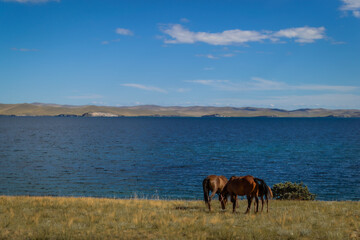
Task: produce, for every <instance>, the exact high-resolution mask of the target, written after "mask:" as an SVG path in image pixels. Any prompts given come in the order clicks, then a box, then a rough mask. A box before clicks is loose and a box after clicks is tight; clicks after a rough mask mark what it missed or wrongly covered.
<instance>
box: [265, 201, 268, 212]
mask: <svg viewBox="0 0 360 240" xmlns="http://www.w3.org/2000/svg"><path fill="white" fill-rule="evenodd" d="M265 200H266V212H269V200H268V199H267V198H266V199H265Z"/></svg>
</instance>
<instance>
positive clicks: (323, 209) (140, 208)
mask: <svg viewBox="0 0 360 240" xmlns="http://www.w3.org/2000/svg"><path fill="white" fill-rule="evenodd" d="M246 204H247V203H246V202H245V201H239V208H238V209H237V213H236V214H233V213H232V207H231V206H230V205H228V206H227V210H226V211H222V210H221V209H220V204H219V203H218V201H212V205H213V209H214V210H213V211H212V212H208V211H207V210H206V208H205V205H204V203H203V202H201V201H172V200H166V201H165V200H144V199H98V198H63V197H8V196H1V197H0V239H140V238H141V239H359V237H360V202H323V201H275V200H273V201H270V209H269V213H266V211H264V212H262V213H257V214H254V213H253V212H251V213H250V214H247V215H245V214H244V211H245V209H246Z"/></svg>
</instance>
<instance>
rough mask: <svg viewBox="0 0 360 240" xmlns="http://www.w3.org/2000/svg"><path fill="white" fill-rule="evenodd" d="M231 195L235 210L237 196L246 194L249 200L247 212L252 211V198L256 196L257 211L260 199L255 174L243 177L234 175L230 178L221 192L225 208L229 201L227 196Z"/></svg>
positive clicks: (222, 203) (222, 205)
mask: <svg viewBox="0 0 360 240" xmlns="http://www.w3.org/2000/svg"><path fill="white" fill-rule="evenodd" d="M229 195H230V197H231V202H232V203H233V212H235V208H236V203H237V196H238V195H239V196H245V195H246V197H247V200H248V207H247V209H246V212H245V213H248V212H249V211H250V207H251V202H252V199H253V198H255V202H256V212H257V211H258V205H259V204H258V203H259V199H258V198H257V196H258V184H257V183H256V182H255V179H254V177H253V176H250V175H247V176H243V177H235V176H232V177H231V178H230V180H229V181H228V182H227V184H226V185H225V187H224V189H223V190H222V192H221V194H220V198H221V199H220V202H221V207H222V208H223V209H225V205H226V202H227V198H228V196H229Z"/></svg>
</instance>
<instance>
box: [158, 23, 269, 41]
mask: <svg viewBox="0 0 360 240" xmlns="http://www.w3.org/2000/svg"><path fill="white" fill-rule="evenodd" d="M162 31H163V32H164V33H166V34H168V35H169V36H171V37H172V38H173V39H170V40H165V43H195V42H204V43H208V44H211V45H231V44H236V43H238V44H241V43H246V42H257V41H261V40H263V39H266V38H268V37H267V36H266V35H264V34H262V33H260V32H257V31H242V30H239V29H235V30H228V31H224V32H221V33H206V32H191V31H189V30H187V29H185V28H184V27H183V26H182V25H180V24H174V25H169V27H168V28H165V29H162Z"/></svg>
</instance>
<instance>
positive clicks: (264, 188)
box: [255, 178, 273, 212]
mask: <svg viewBox="0 0 360 240" xmlns="http://www.w3.org/2000/svg"><path fill="white" fill-rule="evenodd" d="M255 182H256V183H257V184H258V196H259V197H260V199H261V211H263V209H264V198H263V197H265V201H266V212H269V199H272V197H273V193H272V191H271V188H270V187H269V186H268V185H267V184H266V183H265V181H264V180H262V179H260V178H255Z"/></svg>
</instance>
